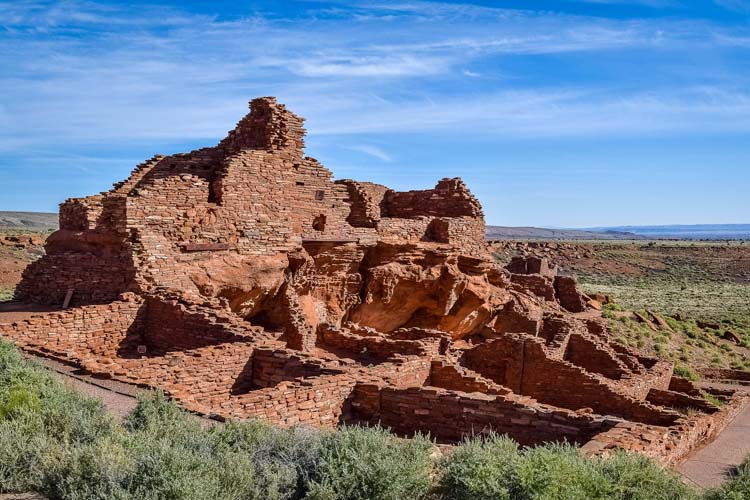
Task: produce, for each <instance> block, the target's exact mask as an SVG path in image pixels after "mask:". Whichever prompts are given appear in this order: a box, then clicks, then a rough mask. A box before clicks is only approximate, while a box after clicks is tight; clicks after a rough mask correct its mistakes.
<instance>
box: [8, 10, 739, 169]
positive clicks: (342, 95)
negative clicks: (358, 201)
mask: <svg viewBox="0 0 750 500" xmlns="http://www.w3.org/2000/svg"><path fill="white" fill-rule="evenodd" d="M4 8H5V9H4ZM357 9H359V10H357V11H356V12H354V14H353V17H352V19H350V20H347V21H346V22H345V23H339V24H331V21H329V20H327V19H326V18H321V19H317V18H315V17H314V16H312V17H311V18H310V19H308V20H303V21H300V22H290V21H288V20H284V19H271V18H269V19H264V18H262V17H258V16H253V17H248V18H242V19H234V20H217V19H214V18H212V17H207V16H202V15H201V16H193V15H189V14H185V13H183V12H180V11H176V10H174V9H157V8H156V7H150V8H147V9H143V8H141V7H129V6H127V4H123V5H122V6H120V7H116V8H115V7H108V6H102V5H99V4H96V3H93V2H72V1H68V2H32V1H30V2H12V3H8V2H6V3H0V24H2V25H3V26H5V27H6V30H7V31H6V32H5V33H4V34H2V35H0V36H1V37H2V38H0V44H1V46H0V48H1V49H2V50H0V67H1V68H3V71H2V72H0V96H2V97H0V110H1V111H2V112H1V113H0V137H2V139H1V140H0V150H3V151H6V152H8V151H10V152H16V153H18V154H22V153H21V152H22V151H23V149H24V148H29V147H32V148H34V149H40V148H41V149H43V148H45V147H50V148H51V147H54V145H59V144H86V143H95V142H98V143H107V142H118V141H119V142H126V141H155V142H158V141H171V140H194V139H205V138H215V139H218V138H219V137H221V136H223V134H224V133H225V132H226V130H228V129H230V128H231V127H232V126H233V124H234V123H235V122H236V121H237V120H238V119H239V118H240V117H241V115H242V113H243V111H245V110H246V102H247V101H248V100H249V99H250V98H252V97H254V96H258V95H277V96H278V97H279V99H280V100H281V101H282V102H287V103H288V104H289V106H290V108H292V109H293V110H295V111H297V112H299V113H300V114H301V115H303V116H306V117H307V118H308V128H309V129H310V131H311V133H313V134H319V135H324V134H325V135H332V134H371V133H386V132H422V131H430V132H434V133H450V134H459V133H467V134H486V135H490V136H496V137H534V136H536V135H547V136H550V135H561V136H565V135H597V134H606V133H611V134H615V133H617V134H619V133H628V134H637V133H680V132H684V131H701V130H706V131H717V130H718V131H721V130H725V131H735V132H737V131H739V132H745V131H747V130H748V117H749V116H750V110H749V109H748V104H747V95H748V93H749V91H747V90H743V88H742V87H741V83H740V84H738V83H736V82H738V81H740V80H741V79H737V78H733V76H735V75H728V76H727V80H728V81H732V82H733V85H737V87H736V88H733V87H729V86H728V87H727V88H730V89H731V90H727V88H722V87H721V82H714V83H713V84H712V85H713V87H711V88H712V89H714V90H713V91H712V92H708V91H706V89H703V90H700V89H696V88H693V87H692V86H691V85H692V84H691V82H690V80H686V81H676V82H674V84H672V85H670V86H669V87H659V86H656V87H655V88H654V89H653V90H651V91H649V92H646V91H645V90H644V89H643V88H642V87H643V85H641V86H640V87H637V88H628V87H627V86H623V88H622V89H617V88H611V84H606V83H603V84H602V85H601V86H599V87H597V86H596V84H592V83H590V82H585V83H580V82H568V83H560V84H558V85H557V86H556V87H550V86H549V84H545V83H542V82H536V81H534V80H533V79H531V80H530V81H525V82H523V83H522V84H518V83H516V82H514V75H512V74H511V70H510V69H507V68H506V67H505V66H503V64H504V62H505V59H504V58H506V57H518V56H527V55H547V56H549V55H551V54H564V53H573V52H575V53H576V54H578V55H579V56H580V57H584V56H585V57H591V58H592V59H591V60H599V59H606V58H607V57H608V54H609V52H607V51H613V50H614V51H621V50H626V49H635V48H639V49H643V48H644V47H647V48H649V49H658V48H663V47H667V48H669V49H670V50H679V51H683V52H689V50H690V49H691V48H693V47H696V46H698V47H703V48H705V47H707V46H711V44H719V45H723V46H738V45H741V42H742V41H743V40H746V39H747V33H746V32H744V31H741V30H738V31H732V32H729V31H726V30H721V29H712V30H706V29H703V28H705V26H700V28H701V29H697V28H696V25H695V24H694V23H693V24H691V23H687V22H682V21H664V22H662V21H658V22H657V21H612V20H604V19H596V18H583V17H576V16H565V15H560V14H552V13H533V12H526V11H509V10H503V9H489V8H484V7H474V6H468V5H463V6H461V5H454V4H436V3H431V2H430V3H427V2H413V3H404V4H401V5H394V4H390V5H388V4H387V5H373V4H365V3H361V4H359V5H358V7H357ZM368 9H373V10H368ZM374 9H381V10H383V12H380V11H377V10H374ZM342 11H343V12H349V11H347V10H346V9H344V8H342ZM384 12H385V14H384ZM157 13H158V14H160V15H156V14H157ZM383 16H385V19H384V18H383ZM40 30H41V31H43V33H41V34H40V32H39V31H40ZM583 53H591V55H590V56H589V55H588V54H583ZM615 63H616V62H613V63H612V64H615ZM467 67H471V68H472V69H471V70H468V69H465V68H467ZM498 71H502V72H503V80H502V82H500V83H498V80H496V79H494V80H493V79H492V78H489V77H486V78H476V77H477V76H479V75H482V76H484V75H492V74H497V73H498ZM643 71H644V74H643V76H642V77H640V78H641V80H639V83H641V82H645V83H647V82H648V77H649V75H648V74H647V71H648V70H647V69H645V68H644V69H643ZM506 73H508V75H507V78H506ZM466 77H473V78H466ZM504 85H508V86H507V87H504ZM510 85H515V87H511V86H510ZM519 85H520V87H519ZM519 88H520V90H519ZM707 88H708V87H707ZM362 147H365V148H369V150H365V149H362ZM358 151H360V152H362V153H364V154H369V155H371V156H374V157H377V158H380V159H381V160H383V161H389V160H388V159H389V158H390V157H389V155H388V154H387V153H385V152H383V151H382V150H380V149H379V148H374V147H372V146H368V145H365V146H360V149H359V150H358ZM160 152H163V153H168V152H169V151H160Z"/></svg>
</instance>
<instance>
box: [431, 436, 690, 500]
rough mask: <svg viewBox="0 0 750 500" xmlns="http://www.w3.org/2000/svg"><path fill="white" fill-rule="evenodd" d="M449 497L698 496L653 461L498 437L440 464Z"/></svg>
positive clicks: (609, 499)
mask: <svg viewBox="0 0 750 500" xmlns="http://www.w3.org/2000/svg"><path fill="white" fill-rule="evenodd" d="M439 486H440V488H439V491H440V493H441V495H442V497H443V498H447V499H451V500H485V499H487V500H489V499H504V498H505V499H513V500H542V499H545V500H546V499H553V500H568V499H569V500H579V499H586V500H605V499H606V500H683V499H684V500H690V499H694V498H696V494H695V492H693V491H692V490H691V489H690V488H689V487H687V486H686V485H685V484H684V483H683V482H682V481H681V480H680V479H679V477H677V476H676V475H674V474H672V473H671V472H668V471H665V470H664V469H661V468H660V467H658V466H657V465H656V464H655V463H654V462H652V461H650V460H649V459H647V458H645V457H642V456H639V455H634V454H625V453H621V454H617V455H615V456H614V457H612V458H608V459H594V458H586V457H584V456H582V455H581V454H580V453H579V452H578V450H577V449H576V448H575V447H572V446H570V445H564V444H548V445H544V446H539V447H536V448H524V449H520V448H519V447H518V446H517V445H516V444H515V443H514V442H513V441H511V440H509V439H507V438H504V437H497V436H490V437H487V438H485V439H481V440H472V441H467V442H465V443H463V444H462V445H461V446H459V447H457V448H456V450H455V451H454V452H453V453H452V454H451V455H449V456H448V457H447V458H445V459H443V460H442V462H441V464H440V484H439Z"/></svg>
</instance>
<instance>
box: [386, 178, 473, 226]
mask: <svg viewBox="0 0 750 500" xmlns="http://www.w3.org/2000/svg"><path fill="white" fill-rule="evenodd" d="M381 213H382V215H383V216H384V217H403V218H407V219H411V218H415V217H419V216H433V217H481V215H482V208H481V206H480V205H479V202H477V201H476V199H475V198H474V197H473V196H471V194H470V193H469V192H468V190H467V189H466V185H464V183H463V182H462V181H461V179H458V178H455V179H441V180H440V181H439V182H438V183H437V185H436V186H435V188H434V189H425V190H419V191H404V192H398V191H388V192H386V193H385V196H384V197H383V202H382V205H381Z"/></svg>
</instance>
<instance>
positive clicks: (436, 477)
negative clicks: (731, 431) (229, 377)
mask: <svg viewBox="0 0 750 500" xmlns="http://www.w3.org/2000/svg"><path fill="white" fill-rule="evenodd" d="M678 370H679V369H678ZM678 370H676V373H678ZM688 370H689V369H688ZM688 374H689V373H688ZM431 452H432V443H431V442H430V441H429V440H428V439H426V438H424V437H421V436H417V437H416V438H414V439H409V440H405V439H399V438H396V437H395V436H393V435H392V434H390V433H389V432H387V431H385V430H383V429H380V428H363V427H348V428H344V429H342V430H340V431H336V432H334V431H320V430H313V429H309V428H302V427H298V428H291V429H281V428H278V427H274V426H272V425H270V424H267V423H263V422H259V421H246V422H229V423H226V424H224V425H218V424H217V425H213V426H210V425H207V424H206V422H205V421H202V420H200V419H197V418H195V417H193V416H191V415H189V414H187V413H186V412H184V411H183V410H181V409H179V408H178V407H177V406H176V405H175V404H174V403H173V402H171V401H169V400H167V398H166V397H165V396H164V395H163V394H161V393H159V392H153V393H148V394H144V395H142V396H141V397H140V398H139V400H138V404H137V406H136V408H135V409H134V410H133V411H132V412H131V413H130V415H128V417H127V418H126V420H125V422H124V423H123V424H119V423H117V422H115V421H114V420H113V419H112V418H111V417H110V416H109V415H107V414H106V412H105V411H104V409H103V408H102V405H101V403H100V402H98V401H96V400H93V399H90V398H87V397H85V396H82V395H80V394H78V393H75V392H74V391H71V390H69V389H67V388H66V387H64V386H63V385H62V384H61V383H60V382H59V381H57V380H56V379H54V378H53V377H52V376H50V374H49V373H48V372H47V371H46V370H44V369H43V368H41V367H40V366H38V365H36V364H35V363H31V362H28V361H25V360H23V359H22V358H21V357H20V356H19V355H18V353H17V351H16V350H15V349H14V348H12V347H11V346H10V345H9V344H7V343H4V342H2V341H0V492H16V491H30V490H32V491H39V492H41V493H44V494H45V495H46V496H47V497H49V498H50V499H52V500H56V499H66V500H99V499H101V500H104V499H115V500H156V499H168V500H182V499H185V500H187V499H190V500H203V499H205V500H209V499H212V500H213V499H219V498H220V499H222V500H225V499H226V500H266V499H267V500H282V499H283V500H287V499H288V500H301V499H310V500H359V499H362V500H364V499H368V500H370V499H385V500H397V499H398V500H400V499H408V500H419V499H426V498H434V499H436V500H437V499H441V498H442V499H446V500H448V499H450V500H489V499H493V500H494V499H500V500H502V499H508V500H510V499H513V500H542V499H545V500H546V499H551V500H579V499H586V500H604V499H607V500H646V499H649V500H678V499H680V500H683V499H685V500H691V499H696V498H697V497H698V496H697V493H696V492H694V491H692V490H691V489H689V488H688V487H687V486H686V485H684V484H683V483H682V481H680V480H679V479H678V478H677V477H676V476H675V475H674V474H672V473H671V472H668V471H665V470H663V469H661V468H659V467H658V466H657V465H655V464H654V463H653V462H652V461H650V460H648V459H646V458H644V457H641V456H637V455H628V454H618V455H615V456H614V457H612V458H609V459H606V460H605V459H592V458H586V457H584V456H582V455H581V454H580V453H579V452H578V450H577V449H576V448H575V447H573V446H569V445H555V444H550V445H545V446H540V447H535V448H520V447H519V446H518V445H517V444H516V443H515V442H514V441H512V440H510V439H509V438H507V437H503V436H497V435H489V436H485V437H484V438H476V439H473V440H468V441H466V442H464V443H462V444H461V445H459V446H457V447H455V448H454V449H453V451H452V452H451V453H450V454H449V455H448V456H447V457H445V458H443V459H441V460H438V461H435V460H433V458H432V457H431ZM705 498H706V499H707V500H725V499H726V500H738V499H747V498H750V462H747V461H746V462H745V463H744V464H743V465H742V466H741V467H740V468H739V469H738V471H737V474H736V476H735V477H734V478H732V479H731V481H729V482H728V483H727V484H726V485H724V487H722V488H719V489H716V490H712V491H709V492H708V493H707V494H706V497H705Z"/></svg>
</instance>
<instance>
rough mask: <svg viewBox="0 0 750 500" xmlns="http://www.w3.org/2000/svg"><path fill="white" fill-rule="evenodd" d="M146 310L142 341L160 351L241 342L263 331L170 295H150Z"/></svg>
mask: <svg viewBox="0 0 750 500" xmlns="http://www.w3.org/2000/svg"><path fill="white" fill-rule="evenodd" d="M146 312H147V313H146V315H145V323H144V328H143V330H142V334H141V336H140V340H141V342H142V343H143V344H145V345H147V347H148V349H149V350H150V351H155V352H157V353H165V352H169V351H178V350H187V349H195V348H198V347H205V346H209V345H215V344H219V343H223V342H237V341H242V340H244V339H246V338H247V337H248V336H250V337H252V336H254V335H255V334H260V329H258V328H257V327H252V326H250V324H248V323H244V324H243V323H242V322H240V321H238V318H231V317H230V316H227V317H226V318H222V317H221V316H217V315H216V313H213V312H210V311H206V310H202V309H201V308H200V307H197V306H194V305H193V306H190V307H188V306H186V305H185V304H183V303H181V302H179V301H178V300H176V299H170V298H168V297H157V296H151V297H148V298H147V300H146Z"/></svg>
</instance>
